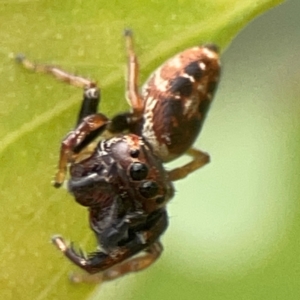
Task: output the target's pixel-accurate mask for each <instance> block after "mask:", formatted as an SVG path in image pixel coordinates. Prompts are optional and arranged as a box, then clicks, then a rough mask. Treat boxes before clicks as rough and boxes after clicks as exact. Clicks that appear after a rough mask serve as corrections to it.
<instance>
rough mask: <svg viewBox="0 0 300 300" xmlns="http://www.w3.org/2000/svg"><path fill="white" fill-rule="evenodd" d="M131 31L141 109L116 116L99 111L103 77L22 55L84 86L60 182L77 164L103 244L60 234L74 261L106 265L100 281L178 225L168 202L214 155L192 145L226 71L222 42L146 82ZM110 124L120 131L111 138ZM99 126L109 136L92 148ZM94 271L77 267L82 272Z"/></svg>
mask: <svg viewBox="0 0 300 300" xmlns="http://www.w3.org/2000/svg"><path fill="white" fill-rule="evenodd" d="M125 40H126V49H127V57H128V74H127V85H126V96H127V100H128V103H129V105H130V106H131V110H130V112H125V113H119V114H117V115H116V116H114V117H113V118H112V119H108V118H107V117H106V116H105V115H104V114H102V113H99V112H98V104H99V102H100V90H99V88H98V87H97V85H96V83H95V82H94V81H91V80H89V79H86V78H83V77H80V76H75V75H72V74H70V73H67V72H65V71H64V70H62V69H60V68H57V67H55V66H50V65H40V64H35V63H32V62H31V61H29V60H28V59H27V58H26V57H24V56H21V55H19V56H18V57H17V60H18V62H20V63H21V64H22V65H23V66H24V67H25V68H27V69H30V70H34V71H37V72H43V73H49V74H52V75H54V76H55V77H56V78H58V79H60V80H62V81H64V82H66V83H69V84H71V85H74V86H78V87H81V88H83V89H84V93H83V101H82V103H81V108H80V110H79V114H78V118H77V124H76V126H75V128H74V129H73V130H72V131H71V132H69V133H68V134H67V135H66V137H65V138H64V139H63V141H62V143H61V148H60V158H59V164H58V171H57V173H56V175H55V179H54V186H55V187H60V186H61V185H62V183H63V182H64V180H65V177H66V174H67V172H69V179H68V182H67V186H68V189H69V191H70V193H71V194H73V195H74V197H75V200H76V201H77V202H78V203H79V204H81V205H83V206H86V207H88V210H89V220H90V227H91V229H92V230H93V231H94V233H95V235H96V239H97V243H98V247H97V250H96V251H95V252H94V253H91V254H88V255H85V254H84V253H83V252H82V251H75V249H74V247H73V246H72V245H71V246H69V245H67V243H66V242H65V241H64V239H63V238H62V237H60V236H54V237H53V239H52V241H53V243H54V244H55V245H56V246H57V247H58V249H60V250H61V251H62V252H63V253H64V255H65V256H66V257H68V259H69V260H71V261H72V262H73V263H74V264H76V265H77V266H79V267H80V268H82V269H84V270H85V271H87V272H88V273H90V274H95V273H97V274H98V275H97V280H98V281H107V280H112V279H115V278H117V277H120V276H122V275H124V274H127V273H129V272H135V271H139V270H142V269H144V268H146V267H148V266H149V265H151V264H152V263H153V262H154V261H155V260H156V259H157V258H158V257H159V256H160V254H161V252H162V249H163V248H162V245H161V243H160V241H159V240H160V237H161V235H162V234H163V232H164V231H165V230H166V228H167V226H168V216H167V212H166V204H167V203H168V201H169V200H170V199H171V198H172V197H173V195H174V189H173V185H172V182H173V181H176V180H178V179H181V178H184V177H186V176H187V175H188V174H189V173H191V172H193V171H195V170H197V169H199V168H200V167H202V166H203V165H205V164H206V163H207V162H208V161H209V156H208V155H207V154H206V153H203V152H201V151H199V150H197V149H195V148H192V145H193V143H194V141H195V139H196V138H197V136H198V134H199V132H200V130H201V127H202V125H203V121H204V119H205V117H206V114H207V111H208V109H209V107H210V104H211V102H212V99H213V94H214V92H215V90H216V86H217V83H218V81H219V76H220V62H219V55H218V50H217V48H216V46H214V45H203V46H196V47H193V48H190V49H187V50H185V51H183V52H181V53H179V54H177V55H175V56H174V57H173V58H171V59H169V60H168V61H167V62H165V63H164V64H163V65H162V66H160V67H159V68H158V69H157V70H156V71H155V72H154V73H153V74H152V75H151V76H150V77H149V79H148V80H147V81H146V83H145V84H144V85H143V87H142V89H141V91H139V88H138V73H139V72H138V62H137V57H136V54H135V52H134V49H133V39H132V34H131V32H130V31H129V30H127V31H125ZM104 131H106V132H109V133H110V134H111V136H112V137H111V138H108V139H107V138H106V139H105V138H104V137H103V132H104ZM99 136H100V137H101V136H102V139H100V141H99V142H98V143H97V144H96V146H94V147H92V149H90V148H91V147H89V146H90V145H91V144H92V142H93V141H94V140H95V139H96V138H98V137H99ZM183 154H188V155H190V156H191V158H192V159H191V161H190V162H189V163H187V164H185V165H183V166H181V167H179V168H176V169H173V170H170V171H166V170H165V169H164V167H163V163H164V162H169V161H171V160H174V159H176V158H177V157H179V156H181V155H183ZM138 254H139V255H138ZM90 278H92V277H91V276H87V275H83V274H82V275H78V274H77V275H74V278H73V279H74V280H76V281H84V280H85V281H88V280H91V279H90ZM93 278H96V277H95V276H94V277H93Z"/></svg>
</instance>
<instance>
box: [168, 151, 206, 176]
mask: <svg viewBox="0 0 300 300" xmlns="http://www.w3.org/2000/svg"><path fill="white" fill-rule="evenodd" d="M186 154H187V155H189V156H191V157H192V158H193V160H192V161H191V162H189V163H187V164H186V165H183V166H181V167H179V168H176V169H173V170H171V171H169V172H168V174H169V179H170V180H171V181H176V180H179V179H182V178H184V177H186V176H188V175H189V174H190V173H192V172H194V171H196V170H198V169H200V168H202V167H203V166H205V165H206V164H207V163H209V155H208V154H206V153H205V152H202V151H200V150H198V149H194V148H191V149H189V150H188V151H187V152H186Z"/></svg>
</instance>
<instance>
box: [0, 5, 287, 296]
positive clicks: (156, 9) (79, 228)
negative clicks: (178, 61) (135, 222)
mask: <svg viewBox="0 0 300 300" xmlns="http://www.w3.org/2000/svg"><path fill="white" fill-rule="evenodd" d="M281 2H283V1H281V0H273V1H271V0H264V1H263V0H261V1H259V2H258V1H253V0H244V1H237V0H235V1H233V0H218V1H205V0H201V1H200V0H198V1H192V0H189V1H188V0H180V1H176V2H173V1H172V2H171V1H155V0H154V1H139V2H137V1H136V3H134V2H132V3H130V2H121V1H110V2H109V1H92V0H86V1H81V0H77V1H57V0H54V1H46V0H45V1H38V0H36V1H35V0H32V1H30V0H27V1H26V0H17V1H14V0H7V1H5V0H2V1H0V3H1V7H0V18H1V24H2V29H1V31H0V38H1V39H0V40H1V46H0V57H1V62H2V65H1V67H0V72H1V75H2V76H1V82H0V89H1V92H2V93H1V94H2V97H1V100H0V112H1V113H0V120H1V126H0V140H1V142H0V154H1V156H0V157H1V175H0V176H1V177H0V178H1V181H0V184H1V189H0V199H1V204H2V205H1V208H2V209H1V219H0V225H1V227H2V230H1V234H0V243H1V247H0V249H1V250H0V253H1V262H2V266H1V272H0V298H1V299H23V300H26V299H36V300H37V299H38V300H40V299H83V298H86V297H88V296H89V295H90V294H91V293H92V292H93V290H94V288H95V287H94V286H89V285H83V284H82V285H74V284H71V283H70V282H69V281H68V274H69V273H70V272H71V271H72V270H75V269H76V268H75V267H74V266H73V265H72V264H70V263H69V262H68V261H67V259H65V258H64V257H63V256H62V254H61V253H59V252H58V251H57V250H56V249H55V248H54V247H53V246H52V245H51V243H50V238H51V236H52V235H53V234H56V233H59V234H62V235H63V236H65V237H66V238H70V239H72V240H74V241H76V242H77V243H78V244H80V245H83V246H86V245H87V244H89V243H91V245H89V249H93V247H94V246H95V245H94V244H93V243H94V239H93V236H92V233H91V232H90V230H89V228H88V222H87V212H86V209H85V208H83V207H80V206H79V205H77V204H76V203H75V202H74V200H73V199H72V197H71V196H70V195H68V193H67V191H66V190H65V189H60V190H55V189H54V188H52V186H51V184H50V182H51V179H52V175H53V174H54V172H55V165H56V163H57V158H58V148H59V142H60V140H61V138H62V137H63V136H64V134H65V133H66V132H67V131H68V130H69V129H70V128H71V127H72V126H73V124H74V121H75V119H74V116H75V115H76V111H77V109H78V104H79V103H80V100H81V91H80V90H74V88H73V87H70V86H64V85H63V84H61V83H58V82H56V81H55V80H53V79H51V78H48V77H47V76H41V75H39V74H34V73H30V72H28V71H26V70H23V69H22V68H21V67H20V66H18V65H16V64H15V63H14V61H13V59H12V57H13V56H14V54H16V53H20V52H22V53H25V54H26V55H27V56H28V57H30V58H32V59H34V60H37V61H40V62H48V63H53V64H56V65H60V66H62V67H64V68H65V69H67V70H70V71H73V72H77V73H80V74H83V75H85V76H88V77H91V78H93V79H98V80H99V84H100V85H101V87H102V95H103V99H102V104H101V111H103V112H104V113H107V114H108V115H112V114H113V113H116V112H117V111H120V110H126V108H127V106H126V103H125V101H124V97H123V94H124V83H123V81H124V65H125V55H124V45H123V40H122V31H123V29H124V28H126V27H130V28H132V29H133V30H134V34H135V40H136V50H137V53H138V54H139V58H140V65H141V80H144V79H145V78H146V77H147V76H148V75H149V73H150V72H151V70H153V69H154V68H155V67H157V66H158V65H159V64H160V63H162V62H163V61H164V60H165V59H166V58H167V57H169V56H170V55H173V54H175V53H177V52H178V51H181V50H182V49H184V48H186V47H188V46H192V45H195V44H199V43H202V42H214V43H216V44H218V45H220V47H221V49H222V50H224V49H225V47H226V46H227V45H228V44H229V43H230V41H231V40H232V39H233V37H234V36H235V35H236V34H237V32H238V31H239V30H241V29H242V28H243V27H244V26H245V25H246V24H247V23H248V22H250V21H251V20H252V19H253V18H254V17H255V16H257V15H259V14H261V13H263V12H264V11H266V10H267V9H269V8H271V7H273V6H275V5H277V4H279V3H281ZM4 24H5V26H4ZM113 289H114V285H113V284H107V285H106V286H105V289H104V290H103V292H102V293H103V294H101V296H103V299H104V298H105V299H108V297H109V295H112V294H111V293H113V291H112V290H113ZM112 297H113V296H112ZM114 297H115V296H114ZM117 298H118V299H120V295H119V296H117ZM114 299H115V298H114Z"/></svg>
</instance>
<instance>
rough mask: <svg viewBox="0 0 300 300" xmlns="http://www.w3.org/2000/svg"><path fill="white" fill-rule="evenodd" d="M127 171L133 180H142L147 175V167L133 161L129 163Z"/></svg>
mask: <svg viewBox="0 0 300 300" xmlns="http://www.w3.org/2000/svg"><path fill="white" fill-rule="evenodd" d="M129 172H130V176H131V178H132V179H133V180H143V179H145V178H146V177H147V175H148V168H147V166H146V165H145V164H142V163H139V162H135V163H133V164H132V165H131V167H130V171H129Z"/></svg>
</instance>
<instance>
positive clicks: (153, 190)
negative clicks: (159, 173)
mask: <svg viewBox="0 0 300 300" xmlns="http://www.w3.org/2000/svg"><path fill="white" fill-rule="evenodd" d="M139 191H140V193H141V195H142V196H143V197H145V198H152V197H154V196H155V195H156V194H157V192H158V185H157V183H156V182H154V181H145V182H143V183H142V184H141V185H140V187H139Z"/></svg>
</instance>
